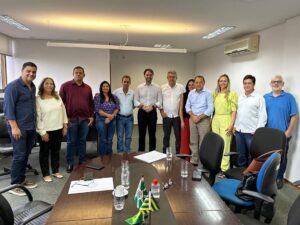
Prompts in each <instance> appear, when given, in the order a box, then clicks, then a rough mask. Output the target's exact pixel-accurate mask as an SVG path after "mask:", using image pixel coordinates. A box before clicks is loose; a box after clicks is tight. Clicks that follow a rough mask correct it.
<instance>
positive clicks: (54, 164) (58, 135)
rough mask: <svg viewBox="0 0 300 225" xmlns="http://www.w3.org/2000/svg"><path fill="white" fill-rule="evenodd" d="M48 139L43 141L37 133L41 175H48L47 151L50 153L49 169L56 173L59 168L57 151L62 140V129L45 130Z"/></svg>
mask: <svg viewBox="0 0 300 225" xmlns="http://www.w3.org/2000/svg"><path fill="white" fill-rule="evenodd" d="M47 133H48V135H49V141H48V142H44V141H43V140H42V138H41V136H40V135H39V137H38V139H39V143H40V157H39V158H40V166H41V171H42V174H43V177H45V176H49V175H50V172H49V153H50V154H51V169H52V173H58V168H59V151H60V146H61V141H62V129H60V130H54V131H47Z"/></svg>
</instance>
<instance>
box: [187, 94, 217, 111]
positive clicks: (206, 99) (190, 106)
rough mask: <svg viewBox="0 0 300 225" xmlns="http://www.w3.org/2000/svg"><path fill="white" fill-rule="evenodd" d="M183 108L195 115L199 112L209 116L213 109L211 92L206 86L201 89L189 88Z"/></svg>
mask: <svg viewBox="0 0 300 225" xmlns="http://www.w3.org/2000/svg"><path fill="white" fill-rule="evenodd" d="M185 110H186V112H187V113H188V112H192V113H193V114H194V115H196V116H199V115H201V114H205V115H206V116H210V115H211V114H212V113H213V111H214V104H213V97H212V95H211V93H210V92H209V91H208V90H207V89H206V88H203V90H201V91H196V89H193V90H191V91H190V93H189V95H188V99H187V101H186V104H185Z"/></svg>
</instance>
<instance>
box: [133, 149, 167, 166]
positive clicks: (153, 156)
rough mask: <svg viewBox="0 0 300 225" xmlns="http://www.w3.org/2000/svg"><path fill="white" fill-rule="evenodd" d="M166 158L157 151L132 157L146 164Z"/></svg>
mask: <svg viewBox="0 0 300 225" xmlns="http://www.w3.org/2000/svg"><path fill="white" fill-rule="evenodd" d="M166 157H167V155H166V154H164V153H161V152H158V151H151V152H147V153H144V154H142V155H137V156H134V158H136V159H139V160H142V161H144V162H146V163H153V162H155V161H158V160H160V159H164V158H166Z"/></svg>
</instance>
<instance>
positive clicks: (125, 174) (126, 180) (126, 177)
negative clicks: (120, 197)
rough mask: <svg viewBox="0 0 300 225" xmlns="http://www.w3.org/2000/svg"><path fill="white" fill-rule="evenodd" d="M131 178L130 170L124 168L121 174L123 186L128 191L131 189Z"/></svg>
mask: <svg viewBox="0 0 300 225" xmlns="http://www.w3.org/2000/svg"><path fill="white" fill-rule="evenodd" d="M129 178H130V172H129V168H122V172H121V184H122V185H123V186H124V187H125V188H126V189H128V188H129Z"/></svg>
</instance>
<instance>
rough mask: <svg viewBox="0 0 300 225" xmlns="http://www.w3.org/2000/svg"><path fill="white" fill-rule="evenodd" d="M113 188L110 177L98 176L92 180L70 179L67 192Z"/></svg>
mask: <svg viewBox="0 0 300 225" xmlns="http://www.w3.org/2000/svg"><path fill="white" fill-rule="evenodd" d="M109 190H114V182H113V178H112V177H106V178H98V179H93V180H87V181H84V180H73V181H71V184H70V188H69V192H68V194H79V193H86V192H96V191H109Z"/></svg>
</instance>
